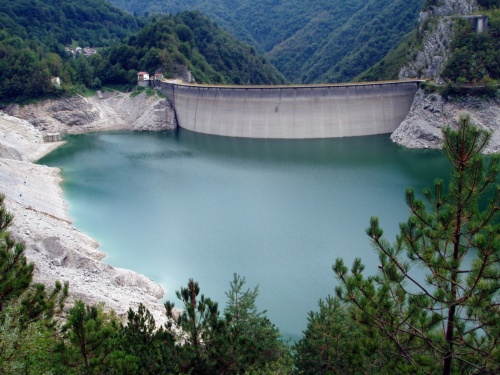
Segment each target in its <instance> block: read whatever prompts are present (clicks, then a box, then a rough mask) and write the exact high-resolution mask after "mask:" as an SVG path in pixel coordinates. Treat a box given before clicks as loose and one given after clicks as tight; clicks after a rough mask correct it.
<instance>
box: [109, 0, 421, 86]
mask: <svg viewBox="0 0 500 375" xmlns="http://www.w3.org/2000/svg"><path fill="white" fill-rule="evenodd" d="M110 1H111V2H112V3H113V4H115V5H117V6H118V7H120V8H121V9H124V10H127V11H129V12H131V13H136V14H145V13H151V12H166V13H173V14H175V13H177V12H180V11H184V10H190V9H196V10H199V11H200V12H202V13H203V14H205V15H207V16H209V17H210V18H212V19H213V20H215V21H216V22H217V23H218V24H219V25H221V26H222V27H224V28H226V29H227V30H229V31H231V32H232V33H233V34H234V35H236V36H237V37H238V38H240V39H242V40H245V41H247V42H249V43H250V44H252V45H253V46H254V47H255V48H256V49H257V50H259V51H263V52H265V56H266V57H268V58H269V60H270V62H272V63H273V64H274V65H275V66H276V67H277V68H278V69H279V70H280V71H281V72H282V73H283V74H284V75H285V76H286V77H287V78H288V79H289V80H291V81H294V82H303V83H310V82H338V81H349V80H352V79H353V78H354V77H355V76H357V75H358V74H360V73H361V72H363V71H364V70H366V69H368V68H369V67H370V66H372V65H374V64H375V63H376V62H377V61H379V60H380V59H381V58H382V57H384V56H385V55H386V54H387V52H388V51H389V50H391V49H392V48H393V47H394V46H395V45H397V44H399V43H400V42H401V41H402V40H403V38H404V36H405V35H406V34H408V33H409V32H410V31H412V30H413V29H414V27H415V26H416V22H417V18H418V14H419V12H420V10H421V9H422V6H423V3H424V0H349V1H345V0H316V1H309V2H307V1H303V0H288V1H278V0H272V1H270V0H231V1H229V0H161V1H160V0H110Z"/></svg>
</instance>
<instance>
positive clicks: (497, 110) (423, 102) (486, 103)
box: [391, 90, 500, 153]
mask: <svg viewBox="0 0 500 375" xmlns="http://www.w3.org/2000/svg"><path fill="white" fill-rule="evenodd" d="M461 115H469V116H470V117H471V120H472V122H473V123H474V124H476V125H477V126H479V127H482V128H484V129H487V130H488V131H490V132H492V133H493V136H492V140H491V142H490V144H489V146H488V147H487V148H486V150H485V151H486V152H487V153H494V152H500V100H499V99H490V98H485V97H478V96H465V97H456V98H447V99H445V98H443V97H442V96H441V95H439V94H438V93H429V94H426V93H425V92H424V91H423V90H419V91H418V92H417V94H416V95H415V100H414V101H413V105H412V107H411V109H410V113H409V114H408V116H407V117H406V118H405V120H404V121H403V122H402V123H401V125H399V127H398V128H397V129H396V130H395V131H394V132H393V133H392V135H391V139H392V140H393V141H394V142H396V143H398V144H401V145H403V146H406V147H411V148H439V147H441V140H442V133H441V128H442V127H443V126H452V127H456V126H458V119H459V118H460V116H461Z"/></svg>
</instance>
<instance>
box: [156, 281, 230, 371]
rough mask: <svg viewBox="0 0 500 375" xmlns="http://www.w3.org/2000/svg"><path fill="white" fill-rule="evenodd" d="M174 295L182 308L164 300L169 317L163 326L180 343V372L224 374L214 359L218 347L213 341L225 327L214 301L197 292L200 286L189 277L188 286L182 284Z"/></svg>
mask: <svg viewBox="0 0 500 375" xmlns="http://www.w3.org/2000/svg"><path fill="white" fill-rule="evenodd" d="M176 295H177V298H179V299H180V300H181V301H182V303H183V304H184V310H183V311H182V312H179V311H178V310H177V311H176V310H175V309H174V308H175V304H174V303H173V302H170V301H167V302H165V309H166V313H167V316H168V317H169V318H170V322H169V323H168V324H167V326H166V328H167V330H168V331H169V332H171V333H172V334H173V335H174V336H175V337H176V340H177V341H178V342H179V344H181V347H180V352H179V355H180V356H181V357H182V362H183V363H182V364H181V372H184V373H185V372H189V373H191V374H208V373H221V374H223V373H224V371H223V370H221V369H220V362H218V361H216V360H215V361H214V354H217V353H215V352H217V351H218V350H217V349H218V347H217V345H216V344H215V342H216V341H217V340H218V339H219V337H220V336H221V335H223V333H222V332H223V331H224V329H225V326H224V321H223V320H222V319H221V318H220V314H219V307H218V304H217V302H214V301H212V300H211V299H210V298H205V296H204V295H203V294H201V295H200V287H199V285H198V283H197V282H195V281H194V280H193V279H190V280H189V282H188V285H187V288H181V290H180V291H177V292H176Z"/></svg>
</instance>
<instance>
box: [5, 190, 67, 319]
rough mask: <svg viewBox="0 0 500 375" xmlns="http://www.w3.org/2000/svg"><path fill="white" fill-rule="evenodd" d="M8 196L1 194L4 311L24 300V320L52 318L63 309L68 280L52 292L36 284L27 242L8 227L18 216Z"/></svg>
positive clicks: (57, 283)
mask: <svg viewBox="0 0 500 375" xmlns="http://www.w3.org/2000/svg"><path fill="white" fill-rule="evenodd" d="M4 200H5V196H4V195H3V194H0V313H1V312H2V311H3V310H4V308H5V305H7V304H9V303H12V302H16V303H17V302H20V303H21V306H22V318H21V321H22V322H23V324H28V323H30V322H34V321H37V320H40V319H44V320H46V322H48V321H49V320H48V319H49V318H51V317H52V316H53V315H54V313H56V312H58V311H60V310H61V309H62V307H63V305H64V301H65V300H66V298H67V295H68V283H65V284H64V285H62V284H61V283H60V282H56V283H55V287H54V289H53V290H52V291H51V292H50V293H48V294H47V291H46V290H45V285H43V284H32V281H33V272H34V268H35V266H34V264H33V263H28V261H27V259H26V255H25V250H26V249H25V246H24V244H22V243H18V242H16V241H14V240H13V239H12V238H11V237H10V235H9V232H8V231H7V230H8V228H9V226H10V225H11V224H12V221H13V220H14V216H13V215H12V214H11V213H9V212H8V211H7V209H6V207H5V204H4Z"/></svg>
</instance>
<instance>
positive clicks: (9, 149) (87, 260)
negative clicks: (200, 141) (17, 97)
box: [0, 92, 175, 323]
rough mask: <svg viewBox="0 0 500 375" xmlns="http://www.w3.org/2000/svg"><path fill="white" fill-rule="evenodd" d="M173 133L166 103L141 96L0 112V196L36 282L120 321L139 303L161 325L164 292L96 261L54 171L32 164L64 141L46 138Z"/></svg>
mask: <svg viewBox="0 0 500 375" xmlns="http://www.w3.org/2000/svg"><path fill="white" fill-rule="evenodd" d="M174 128H175V115H174V112H173V110H172V108H171V107H170V106H169V104H168V102H167V101H166V100H165V99H162V98H158V97H157V96H150V97H148V96H147V95H146V94H145V93H141V94H140V95H138V96H135V97H132V96H131V95H129V94H123V93H117V92H116V93H104V94H102V95H96V96H95V97H92V98H84V97H81V96H75V97H71V98H64V99H60V100H47V101H43V102H39V103H37V104H34V105H27V106H24V107H20V106H17V105H12V106H9V107H7V108H5V109H4V112H0V192H1V193H3V194H5V195H6V206H7V208H8V210H9V211H10V212H12V213H13V214H14V215H15V218H14V223H13V225H12V227H11V228H10V231H11V233H12V235H13V237H14V238H15V239H16V240H17V241H21V242H24V243H25V244H26V256H27V258H28V260H29V261H31V262H33V263H34V264H35V277H34V278H35V280H34V281H35V282H43V283H44V284H46V285H47V286H48V287H49V288H50V287H51V286H52V285H53V284H54V282H55V281H56V280H59V281H61V282H65V281H68V282H69V285H70V301H69V303H70V304H71V302H72V301H73V300H75V299H81V300H83V301H85V302H86V303H88V304H97V303H104V304H105V306H106V308H109V309H113V310H114V311H115V312H116V313H117V314H118V315H119V316H125V315H126V313H127V311H128V309H129V308H132V309H136V308H137V306H138V305H139V303H142V304H144V305H146V306H147V308H148V309H149V310H150V311H151V312H152V314H153V315H154V317H155V319H156V321H157V322H159V323H162V322H164V321H166V317H165V313H164V307H163V305H162V304H161V303H158V300H159V299H161V298H162V297H163V295H164V291H163V288H162V287H161V286H160V285H158V284H156V283H154V282H153V281H152V280H150V279H148V278H147V277H145V276H143V275H140V274H138V273H136V272H134V271H131V270H126V269H119V268H115V267H112V266H110V265H108V264H106V263H104V262H103V261H102V260H103V258H104V257H105V255H106V254H105V253H103V252H102V251H100V250H99V249H98V247H99V244H98V242H97V241H95V240H93V239H92V238H90V237H89V236H87V235H85V234H84V233H81V232H80V231H78V230H77V229H76V228H74V227H73V226H72V225H71V219H70V217H69V216H68V212H67V205H66V202H65V201H64V197H63V192H62V189H61V187H60V182H61V177H60V174H59V172H60V171H59V169H57V168H50V167H47V166H43V165H37V164H34V163H33V162H35V161H36V160H38V159H40V158H41V157H42V156H44V155H46V154H47V153H49V152H51V151H52V150H54V149H55V148H56V147H58V146H60V145H61V144H62V143H63V142H51V143H47V142H44V140H43V139H44V135H46V134H47V133H62V134H66V133H72V134H76V133H88V132H95V131H111V130H121V129H122V130H124V129H127V130H136V131H166V130H172V129H174Z"/></svg>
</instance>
